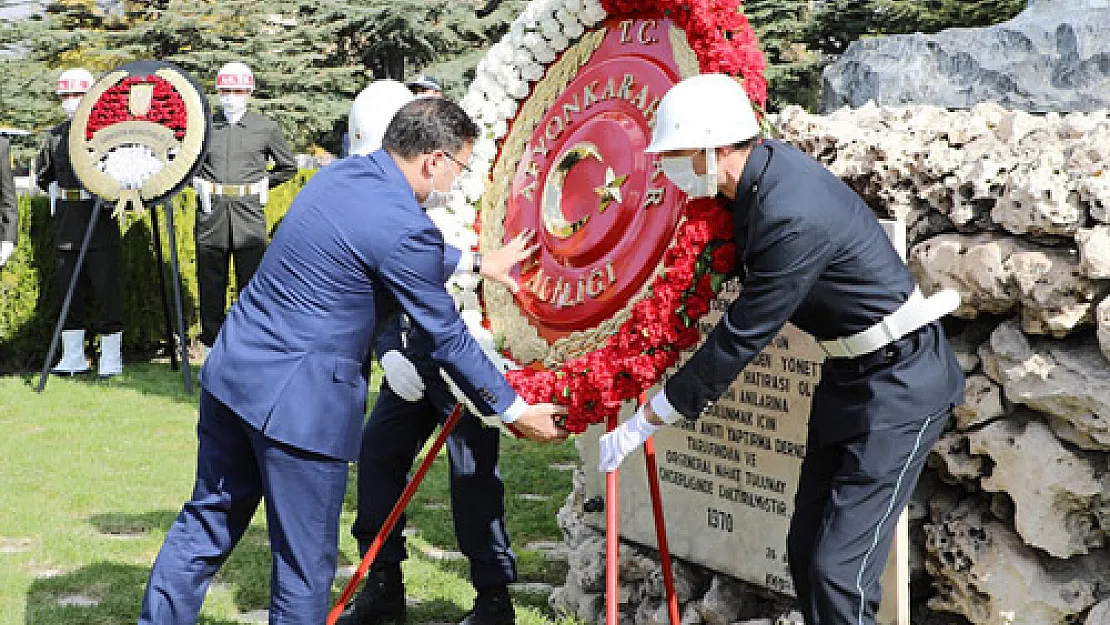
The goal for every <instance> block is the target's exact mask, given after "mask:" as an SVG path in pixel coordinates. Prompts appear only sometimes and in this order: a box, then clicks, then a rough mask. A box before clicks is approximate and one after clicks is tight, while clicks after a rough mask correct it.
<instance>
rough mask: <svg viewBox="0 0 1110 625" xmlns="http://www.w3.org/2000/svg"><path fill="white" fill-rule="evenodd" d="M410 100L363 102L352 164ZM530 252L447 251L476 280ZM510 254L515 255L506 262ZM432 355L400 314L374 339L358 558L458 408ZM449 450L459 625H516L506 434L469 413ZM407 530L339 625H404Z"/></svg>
mask: <svg viewBox="0 0 1110 625" xmlns="http://www.w3.org/2000/svg"><path fill="white" fill-rule="evenodd" d="M414 95H415V94H413V93H411V92H410V91H409V89H408V88H406V87H405V86H404V85H402V84H401V83H399V82H396V81H392V80H379V81H375V82H374V83H373V84H371V85H370V86H368V87H367V88H366V89H364V90H363V91H362V92H361V93H359V95H358V97H357V98H355V101H354V104H352V106H351V114H350V118H349V133H348V134H349V136H350V137H351V138H352V140H351V153H352V156H351V157H350V158H366V157H367V156H368V155H370V154H372V153H373V152H375V151H376V150H378V149H379V148H380V147H381V141H382V135H383V134H384V133H385V129H386V127H387V126H388V125H389V121H390V120H391V119H393V116H394V114H395V113H396V112H397V110H398V109H400V108H401V107H402V106H403V105H404V104H406V103H407V102H409V101H411V100H412V99H413V97H414ZM525 246H527V241H526V240H525V239H521V240H520V241H516V242H514V243H513V244H511V245H510V246H507V247H506V248H504V250H499V251H497V252H493V253H491V254H488V255H487V256H486V260H485V263H483V262H482V261H481V260H480V259H479V257H478V256H477V255H475V254H472V253H470V252H466V251H463V250H459V249H457V248H455V247H453V246H451V245H447V246H446V247H445V248H444V265H445V266H446V267H452V268H454V272H455V273H461V272H472V273H480V270H481V268H482V267H483V266H485V267H486V268H487V269H488V268H490V267H498V266H502V267H503V266H505V265H506V263H508V264H509V265H511V264H512V263H514V262H515V261H516V260H518V257H517V256H516V255H515V254H513V253H511V250H513V249H516V250H523V249H524V247H525ZM505 251H510V254H509V256H505V254H504V252H505ZM506 271H507V270H506ZM432 350H433V346H432V341H431V337H430V336H429V335H428V334H427V333H426V332H424V331H423V330H421V329H420V328H419V327H416V326H415V325H414V324H412V322H411V320H410V319H409V317H408V316H407V315H405V314H404V313H401V314H399V315H397V316H396V317H394V318H393V319H392V320H390V321H389V322H387V323H386V324H385V327H384V329H382V330H381V332H380V333H379V335H378V338H377V339H376V340H375V343H374V351H375V353H376V354H377V355H378V359H379V361H380V362H381V365H382V370H383V372H384V373H385V381H384V383H383V384H382V385H381V391H380V393H379V394H378V398H377V402H376V403H375V404H374V408H373V410H372V411H371V413H370V418H369V420H367V422H366V426H365V428H364V429H363V432H362V447H361V449H360V451H359V457H358V516H357V517H356V518H355V522H354V525H353V526H352V527H351V534H353V535H354V537H355V538H356V539H357V540H358V546H359V553H360V554H362V555H365V554H366V552H367V551H368V550H369V548H370V544H371V543H372V542H373V540H374V538H375V537H376V536H377V535H378V533H379V531H380V530H381V527H382V525H383V524H384V523H385V520H386V518H387V517H388V516H389V513H390V512H391V511H392V509H393V506H394V505H395V504H396V503H397V500H398V499H400V498H401V493H402V491H404V489H405V486H406V484H407V483H408V472H409V470H410V469H411V468H412V465H413V462H414V461H415V460H416V456H417V454H419V453H420V450H421V449H422V448H423V447H424V443H425V442H427V440H428V438H429V437H430V436H431V434H432V432H433V431H434V430H435V427H436V425H438V424H441V423H442V422H443V421H444V420H445V419H446V418H447V416H448V415H449V414H450V413H451V410H452V409H453V408H454V406H455V402H456V399H455V397H454V395H453V394H452V393H451V391H450V389H449V388H448V386H447V384H446V383H445V382H444V380H443V378H442V377H441V376H440V374H439V365H438V364H436V362H435V361H434V360H433V358H432ZM446 444H447V458H448V462H449V463H450V482H451V483H450V487H451V514H452V517H453V518H454V521H455V536H456V538H457V539H458V542H459V548H460V549H461V550H462V552H463V554H465V555H466V557H467V559H468V560H469V561H470V580H471V583H472V584H473V585H474V587H475V590H477V598H476V599H475V601H474V608H473V609H472V610H471V611H470V613H469V614H467V616H466V617H465V618H464V619H463V621H462V624H463V625H512V623H515V622H516V614H515V612H514V609H513V605H512V599H511V597H510V595H509V589H508V585H509V584H511V583H513V582H515V581H516V579H517V570H516V555H515V554H514V553H513V551H512V547H511V545H510V541H509V535H508V530H507V528H506V525H505V485H504V483H503V482H502V481H501V474H500V471H499V470H498V465H497V458H498V453H499V450H500V444H501V434H500V432H499V430H498V429H496V428H490V427H486V426H485V425H484V424H483V423H482V421H481V419H480V418H479V417H477V416H475V415H474V414H473V413H472V412H471V411H469V410H467V411H465V412H464V413H463V415H462V417H461V418H460V419H459V422H458V424H457V425H456V426H455V428H454V429H453V430H452V431H451V434H450V435H449V436H448V437H447V443H446ZM403 530H404V517H402V518H401V520H400V522H398V523H397V525H395V526H394V528H393V531H392V532H391V533H390V535H389V537H388V538H387V539H386V541H385V543H384V544H383V545H382V550H381V552H380V553H379V554H378V557H377V559H375V560H374V564H373V565H372V566H371V568H370V574H369V576H368V577H367V578H366V584H365V586H363V589H362V592H361V593H360V594H359V595H358V597H356V598H355V599H354V600H352V601H351V602H350V604H349V605H348V606H347V607H346V609H345V610H344V612H343V614H342V615H341V616H340V617H339V620H338V621H337V625H381V624H382V623H391V622H392V623H403V622H404V621H405V616H406V613H407V607H406V604H405V586H404V582H403V578H402V574H401V562H402V561H403V560H404V559H405V558H406V557H407V553H406V550H405V538H404V535H403Z"/></svg>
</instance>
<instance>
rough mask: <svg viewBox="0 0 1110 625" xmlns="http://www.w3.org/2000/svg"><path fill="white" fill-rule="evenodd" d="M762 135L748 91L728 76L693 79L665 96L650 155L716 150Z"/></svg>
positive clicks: (708, 75)
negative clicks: (691, 150) (701, 149)
mask: <svg viewBox="0 0 1110 625" xmlns="http://www.w3.org/2000/svg"><path fill="white" fill-rule="evenodd" d="M758 134H759V122H758V121H756V118H755V111H753V110H752V103H751V101H750V100H749V99H748V94H747V92H745V91H744V87H743V86H741V85H740V83H739V82H738V81H737V80H736V79H735V78H733V77H731V76H726V75H725V74H700V75H698V76H691V77H690V78H687V79H685V80H683V81H681V82H679V83H678V84H676V85H675V86H674V87H671V89H670V91H668V92H667V93H666V95H664V96H663V100H662V102H660V103H659V111H658V112H657V113H656V116H655V129H654V131H653V132H652V134H651V145H649V146H647V148H646V149H645V150H644V151H645V152H647V153H649V154H656V153H659V152H667V151H670V150H688V149H691V148H715V147H719V146H722V145H733V144H735V143H740V142H741V141H746V140H748V139H751V138H752V137H754V136H756V135H758Z"/></svg>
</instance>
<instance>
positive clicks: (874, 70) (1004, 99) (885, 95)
mask: <svg viewBox="0 0 1110 625" xmlns="http://www.w3.org/2000/svg"><path fill="white" fill-rule="evenodd" d="M870 100H873V101H875V102H877V103H879V104H883V105H898V104H907V103H916V104H933V105H936V106H941V107H945V108H953V109H966V108H970V107H972V106H974V105H975V104H977V103H979V102H996V103H998V104H1000V105H1002V106H1004V107H1006V108H1010V109H1017V110H1023V111H1040V112H1043V111H1092V110H1097V109H1102V108H1107V107H1108V106H1110V4H1108V3H1107V2H1106V1H1105V0H1055V1H1053V2H1035V3H1033V4H1032V5H1031V6H1030V7H1029V8H1028V9H1026V10H1025V11H1024V12H1022V13H1021V14H1020V15H1018V16H1017V17H1015V18H1014V19H1012V20H1010V21H1008V22H1004V23H1001V24H997V25H994V26H990V27H987V28H953V29H949V30H945V31H942V32H940V33H937V34H935V35H925V34H921V33H917V34H912V35H893V36H888V37H865V38H863V39H860V40H858V41H855V42H853V43H852V44H851V45H849V46H848V49H847V50H846V51H845V52H844V54H843V55H842V56H841V57H840V58H839V59H838V60H837V61H836V62H835V63H833V64H832V65H830V66H829V67H828V68H826V69H825V71H824V74H823V79H822V99H821V110H822V111H824V112H829V111H833V110H835V109H838V108H840V107H842V106H845V105H847V106H853V107H858V106H861V105H863V104H864V103H866V102H868V101H870Z"/></svg>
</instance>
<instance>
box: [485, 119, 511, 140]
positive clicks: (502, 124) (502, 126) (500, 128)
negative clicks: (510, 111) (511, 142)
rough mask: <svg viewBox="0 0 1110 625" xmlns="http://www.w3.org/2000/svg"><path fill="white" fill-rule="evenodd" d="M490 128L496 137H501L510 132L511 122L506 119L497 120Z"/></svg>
mask: <svg viewBox="0 0 1110 625" xmlns="http://www.w3.org/2000/svg"><path fill="white" fill-rule="evenodd" d="M490 130H492V131H493V136H494V137H496V138H498V139H500V138H502V137H504V136H505V135H507V134H509V122H507V121H505V120H501V121H499V122H495V123H494V124H493V125H492V126H491V127H490Z"/></svg>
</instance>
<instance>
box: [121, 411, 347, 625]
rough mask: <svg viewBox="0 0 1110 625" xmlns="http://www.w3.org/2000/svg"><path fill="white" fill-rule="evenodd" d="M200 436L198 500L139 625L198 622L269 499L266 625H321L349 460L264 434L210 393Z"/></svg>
mask: <svg viewBox="0 0 1110 625" xmlns="http://www.w3.org/2000/svg"><path fill="white" fill-rule="evenodd" d="M308 416H310V415H306V417H308ZM197 438H198V439H199V447H198V450H197V478H196V484H195V486H194V487H193V494H192V497H191V498H190V499H189V501H187V502H186V503H185V505H184V507H183V508H182V509H181V513H180V514H178V516H177V520H176V521H174V523H173V526H171V527H170V531H169V533H167V534H166V540H165V542H164V543H163V545H162V550H161V551H160V552H159V553H158V559H157V560H156V561H155V562H154V569H153V570H151V572H150V579H149V581H148V582H147V587H146V593H145V595H144V596H143V605H142V613H141V614H140V616H139V623H140V624H145V623H149V624H151V625H178V624H186V623H188V624H190V625H191V624H193V623H196V620H197V615H198V614H199V613H200V608H201V604H202V603H203V602H204V596H205V593H206V592H207V591H208V585H209V582H211V580H212V576H213V575H215V573H216V571H217V570H219V568H220V565H222V564H223V563H224V561H225V560H226V559H227V557H228V555H229V554H230V553H231V550H232V548H234V547H235V545H236V543H238V542H239V539H240V538H242V536H243V533H244V532H245V531H246V530H247V527H248V525H249V524H250V521H251V517H253V516H254V512H255V509H256V508H257V507H258V503H259V501H261V500H262V499H265V500H266V506H265V508H266V522H267V528H268V530H269V537H270V549H271V551H272V552H273V566H272V569H271V579H270V621H269V622H270V623H275V624H276V623H281V624H290V625H293V624H296V625H303V624H305V623H323V622H324V620H325V618H326V616H327V612H328V607H329V592H330V590H331V584H332V579H333V577H334V576H335V565H336V559H337V552H338V548H339V512H340V508H341V506H342V505H343V493H344V491H345V490H346V486H347V462H345V461H342V460H336V459H334V458H328V457H326V456H321V455H318V454H314V453H310V452H306V451H302V450H300V449H297V448H294V447H290V446H288V445H284V444H281V443H277V442H275V441H272V440H270V439H268V438H266V437H265V436H263V435H262V434H261V433H260V432H258V431H257V430H255V429H253V428H252V427H251V426H250V425H248V424H247V423H246V422H245V421H243V420H242V419H240V418H239V416H238V415H236V414H235V413H234V412H233V411H231V410H230V409H228V408H227V407H226V406H225V405H223V404H222V403H221V402H220V401H219V400H217V399H216V398H215V397H213V396H211V395H209V394H208V393H207V392H206V391H204V390H202V391H201V396H200V422H199V424H198V425H197Z"/></svg>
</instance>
